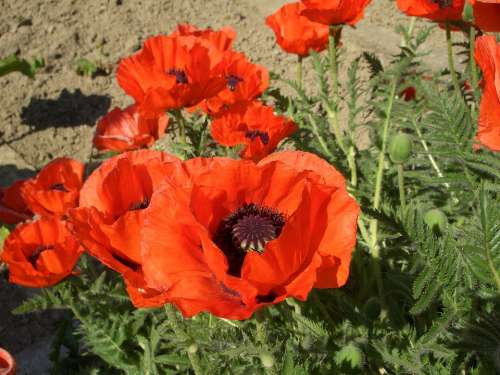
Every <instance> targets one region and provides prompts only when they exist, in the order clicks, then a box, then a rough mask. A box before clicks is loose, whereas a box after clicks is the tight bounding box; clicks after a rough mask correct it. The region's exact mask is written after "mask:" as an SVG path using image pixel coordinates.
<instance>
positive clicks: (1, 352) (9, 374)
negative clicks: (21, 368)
mask: <svg viewBox="0 0 500 375" xmlns="http://www.w3.org/2000/svg"><path fill="white" fill-rule="evenodd" d="M0 358H1V359H3V360H4V361H5V362H6V363H7V365H8V366H9V367H6V368H5V367H0V375H14V374H15V372H16V361H15V359H14V357H13V356H12V355H11V354H10V353H9V352H8V351H7V350H5V349H3V348H0Z"/></svg>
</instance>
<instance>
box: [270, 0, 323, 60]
mask: <svg viewBox="0 0 500 375" xmlns="http://www.w3.org/2000/svg"><path fill="white" fill-rule="evenodd" d="M304 9H306V7H305V6H304V5H303V4H302V3H291V4H286V5H284V6H282V7H281V8H280V9H278V10H277V11H276V12H275V13H274V14H272V15H270V16H269V17H267V18H266V24H267V25H268V26H269V27H270V28H271V29H272V30H273V31H274V35H275V36H276V42H277V43H278V44H279V45H280V47H281V48H282V49H283V50H284V51H285V52H288V53H295V54H297V55H299V56H308V55H309V52H310V51H311V50H314V51H316V52H321V51H323V50H324V49H325V48H326V47H327V46H328V34H329V29H328V26H326V25H323V24H321V23H317V22H313V21H310V20H309V18H307V17H305V16H303V15H301V14H300V12H301V11H303V10H304Z"/></svg>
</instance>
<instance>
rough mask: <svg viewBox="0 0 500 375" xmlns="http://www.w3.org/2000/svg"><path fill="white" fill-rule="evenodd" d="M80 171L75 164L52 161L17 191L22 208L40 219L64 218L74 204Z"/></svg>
mask: <svg viewBox="0 0 500 375" xmlns="http://www.w3.org/2000/svg"><path fill="white" fill-rule="evenodd" d="M84 171H85V165H84V164H83V163H81V162H79V161H77V160H73V159H70V158H57V159H54V160H53V161H51V162H50V163H49V164H47V165H46V166H45V167H43V168H42V169H41V170H40V172H39V173H38V175H37V176H36V177H35V178H33V179H30V180H27V181H26V182H25V183H24V185H23V186H22V187H21V194H22V196H23V199H24V201H25V202H26V205H27V206H28V208H29V209H30V210H31V211H33V212H34V213H36V214H38V215H41V216H50V215H57V216H64V215H65V214H66V213H67V211H68V210H69V209H70V208H72V207H76V205H77V203H78V197H79V196H80V189H81V187H82V185H83V174H84Z"/></svg>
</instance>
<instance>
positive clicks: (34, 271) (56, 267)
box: [2, 217, 83, 288]
mask: <svg viewBox="0 0 500 375" xmlns="http://www.w3.org/2000/svg"><path fill="white" fill-rule="evenodd" d="M82 252H83V248H82V247H81V246H80V244H79V243H78V241H77V240H76V239H75V238H74V237H73V236H72V235H71V233H70V232H69V230H68V228H67V227H66V222H64V221H61V220H59V219H57V218H55V217H52V218H41V219H39V220H37V221H33V222H29V223H26V224H20V225H18V226H17V227H16V229H14V230H13V231H12V232H11V234H10V235H9V236H8V237H7V239H6V240H5V242H4V247H3V253H2V260H3V261H4V262H5V263H6V264H7V265H8V267H9V282H11V283H14V284H19V285H23V286H28V287H34V288H42V287H47V286H51V285H55V284H57V283H58V282H60V281H61V280H63V279H64V278H66V277H67V276H69V275H70V274H71V273H72V271H73V268H74V266H75V264H76V262H77V261H78V258H79V257H80V254H81V253H82Z"/></svg>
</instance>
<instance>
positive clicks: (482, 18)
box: [469, 0, 500, 32]
mask: <svg viewBox="0 0 500 375" xmlns="http://www.w3.org/2000/svg"><path fill="white" fill-rule="evenodd" d="M469 2H470V3H471V4H472V7H473V9H474V24H475V25H476V26H477V27H478V28H479V29H481V31H486V32H500V0H469Z"/></svg>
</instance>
